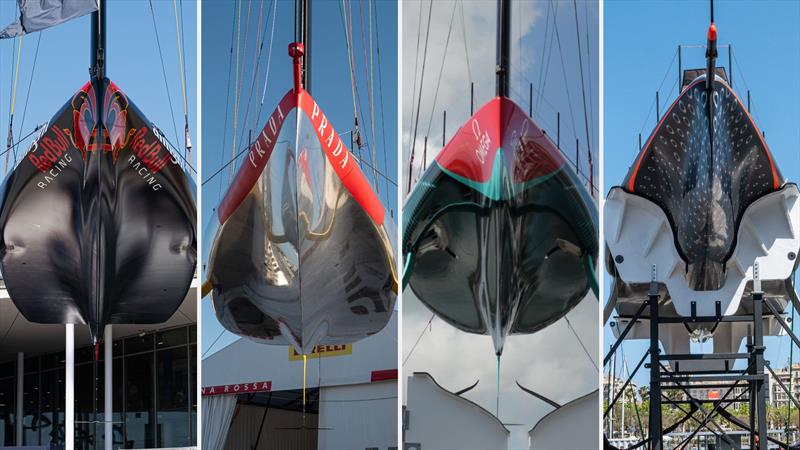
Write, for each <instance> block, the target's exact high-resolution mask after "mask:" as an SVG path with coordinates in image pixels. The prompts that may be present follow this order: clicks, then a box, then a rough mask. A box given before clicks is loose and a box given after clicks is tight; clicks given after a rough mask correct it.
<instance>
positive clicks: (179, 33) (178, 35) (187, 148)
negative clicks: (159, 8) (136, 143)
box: [151, 0, 192, 159]
mask: <svg viewBox="0 0 800 450" xmlns="http://www.w3.org/2000/svg"><path fill="white" fill-rule="evenodd" d="M151 3H152V2H151ZM181 4H183V2H182V1H181ZM172 10H173V11H174V13H175V39H176V40H177V42H178V67H179V68H180V71H181V95H183V123H184V141H183V150H184V153H185V154H186V156H187V159H191V153H190V152H191V151H192V144H191V140H190V139H189V112H188V109H187V102H186V66H185V65H184V64H185V62H184V54H183V47H182V46H181V40H182V39H183V27H181V26H179V24H178V1H177V0H172ZM181 17H183V15H181ZM176 142H180V141H176Z"/></svg>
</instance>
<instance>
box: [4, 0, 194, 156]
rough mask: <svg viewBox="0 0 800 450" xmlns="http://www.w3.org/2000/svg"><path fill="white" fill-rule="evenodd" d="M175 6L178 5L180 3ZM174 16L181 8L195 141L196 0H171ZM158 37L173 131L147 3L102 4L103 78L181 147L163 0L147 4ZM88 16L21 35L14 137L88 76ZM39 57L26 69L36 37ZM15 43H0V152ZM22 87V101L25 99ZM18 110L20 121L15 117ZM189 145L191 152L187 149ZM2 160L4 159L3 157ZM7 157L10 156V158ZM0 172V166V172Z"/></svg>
mask: <svg viewBox="0 0 800 450" xmlns="http://www.w3.org/2000/svg"><path fill="white" fill-rule="evenodd" d="M181 5H182V6H181ZM178 8H179V10H178V11H179V13H180V11H181V9H182V11H183V25H184V26H185V31H184V40H185V47H186V48H185V49H184V53H185V55H186V62H185V64H186V76H187V86H186V95H187V104H188V110H189V127H190V130H191V137H192V140H193V142H194V143H195V146H196V137H197V115H196V114H195V108H196V106H197V102H196V93H197V88H196V86H197V85H196V79H195V75H196V73H197V69H196V65H195V61H196V57H197V55H196V52H195V50H196V45H195V43H196V33H195V32H196V24H197V15H196V11H197V3H196V2H195V1H193V0H180V1H178ZM153 10H154V12H155V17H156V23H157V25H158V37H159V39H160V40H161V48H162V51H163V53H164V68H165V71H166V75H167V85H168V86H169V94H170V95H169V98H171V99H172V105H173V111H174V119H175V123H176V125H177V131H178V138H177V139H178V142H175V141H176V137H175V131H174V130H175V128H174V127H173V125H172V123H173V122H172V118H171V117H170V108H169V104H168V102H167V98H168V97H167V93H166V92H167V91H166V89H167V88H166V87H165V83H164V75H163V74H162V66H161V61H160V59H159V55H158V48H157V45H156V37H155V34H154V32H153V19H152V16H151V12H150V4H149V3H148V2H147V1H135V2H133V1H114V0H112V1H109V2H108V7H107V12H108V16H107V47H108V48H107V52H106V55H107V56H106V60H107V63H106V67H107V75H108V77H109V78H111V79H112V80H113V81H114V82H115V83H116V84H117V85H118V86H119V87H120V88H121V89H122V90H123V92H125V93H126V94H127V95H128V97H129V98H130V99H131V100H132V101H133V102H134V103H135V104H136V106H138V107H139V109H140V110H141V111H142V112H143V113H144V114H145V115H146V116H147V118H148V119H150V121H151V122H153V123H154V124H156V126H158V127H159V128H160V129H161V130H162V131H164V133H165V134H166V135H167V138H168V139H169V140H170V141H171V142H172V143H173V144H175V145H177V146H179V147H180V148H183V123H184V121H183V100H182V96H181V75H180V65H179V63H178V43H177V39H176V31H175V14H174V12H173V3H172V2H171V1H165V0H156V1H153ZM17 14H18V13H17V6H16V2H14V1H0V28H2V27H5V26H6V25H7V24H9V23H11V22H12V21H14V20H15V19H16V17H17ZM90 17H91V16H88V15H87V16H84V17H81V18H78V19H74V20H72V21H69V22H66V23H63V24H61V25H59V26H57V27H53V28H49V29H47V30H45V31H42V32H39V33H33V34H29V35H25V36H24V37H23V38H22V60H21V65H20V70H19V84H18V87H17V100H16V110H15V113H14V137H15V140H16V139H18V138H20V137H22V136H25V135H26V134H28V133H29V132H31V131H32V130H33V129H34V128H35V126H36V125H37V124H41V123H43V122H46V121H48V120H50V118H51V117H52V116H53V114H54V113H55V112H56V111H58V109H59V108H61V107H62V106H63V105H64V104H65V103H66V102H67V100H69V99H70V98H72V95H73V94H75V92H77V90H78V89H79V88H80V87H81V86H83V84H84V83H86V82H87V81H88V80H89V73H88V67H89V64H90V63H89V32H90V31H89V30H90ZM40 37H41V42H40V43H39V56H38V59H37V60H36V61H37V62H36V70H35V71H34V72H33V77H32V78H31V72H32V68H33V62H34V55H35V53H36V46H37V42H39V39H40ZM16 46H17V41H16V40H15V39H3V40H0V61H1V62H2V64H0V66H2V70H1V71H0V129H2V132H1V133H0V134H2V142H3V145H2V149H3V150H5V142H6V133H7V130H8V119H9V107H10V97H11V94H10V92H11V85H12V82H13V74H12V73H11V68H12V66H13V64H12V63H13V61H14V58H15V57H16V55H15V52H16ZM29 84H30V85H31V86H32V88H31V89H30V98H29V99H28V101H27V112H25V104H26V96H27V92H28V86H29ZM23 113H24V115H25V119H24V122H23V119H22V118H23ZM29 142H30V138H29V139H27V140H26V141H25V142H23V143H22V144H21V145H20V146H19V147H18V148H17V151H18V154H21V153H23V152H24V151H25V150H27V146H28V143H29ZM195 150H196V149H195ZM196 156H197V152H196V151H194V152H193V154H192V158H193V162H192V165H193V166H195V167H196V165H197V164H196ZM3 159H4V158H3ZM12 159H13V157H12ZM0 170H2V169H0Z"/></svg>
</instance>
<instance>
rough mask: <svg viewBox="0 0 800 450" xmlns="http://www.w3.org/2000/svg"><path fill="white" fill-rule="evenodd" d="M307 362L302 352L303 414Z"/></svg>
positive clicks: (304, 410)
mask: <svg viewBox="0 0 800 450" xmlns="http://www.w3.org/2000/svg"><path fill="white" fill-rule="evenodd" d="M307 362H308V357H307V355H306V354H303V414H305V412H306V367H307V366H306V363H307Z"/></svg>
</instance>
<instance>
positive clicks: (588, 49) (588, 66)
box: [579, 3, 597, 136]
mask: <svg viewBox="0 0 800 450" xmlns="http://www.w3.org/2000/svg"><path fill="white" fill-rule="evenodd" d="M583 24H584V26H585V28H586V33H585V36H586V61H587V62H588V63H587V64H586V70H587V71H588V72H589V80H590V81H593V80H594V78H593V77H592V53H591V49H592V45H591V43H590V41H589V4H588V3H587V4H584V8H583ZM579 40H580V39H579ZM592 84H593V83H591V82H590V83H589V110H590V111H595V109H594V93H593V92H592ZM590 119H591V120H590V121H589V123H590V124H591V130H590V131H591V132H592V136H597V134H595V132H594V130H595V122H594V115H591V116H590Z"/></svg>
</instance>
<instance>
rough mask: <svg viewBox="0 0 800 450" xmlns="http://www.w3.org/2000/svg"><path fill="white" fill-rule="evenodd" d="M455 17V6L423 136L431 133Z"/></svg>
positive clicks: (423, 162) (424, 163)
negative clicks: (426, 127)
mask: <svg viewBox="0 0 800 450" xmlns="http://www.w3.org/2000/svg"><path fill="white" fill-rule="evenodd" d="M455 18H456V8H453V14H451V15H450V25H449V26H448V29H447V39H446V40H445V43H444V54H443V55H442V65H441V66H440V67H439V77H438V79H437V81H436V89H435V90H434V92H433V102H432V104H431V114H430V116H429V118H428V129H427V130H426V131H425V136H430V133H431V124H433V113H434V111H435V110H436V100H437V99H438V98H439V86H440V85H441V83H442V74H443V73H444V65H445V62H446V61H447V49H448V48H449V47H450V34H451V33H452V31H453V22H454V20H455ZM427 163H428V162H427V161H422V165H423V167H424V166H425V165H426V164H427Z"/></svg>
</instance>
